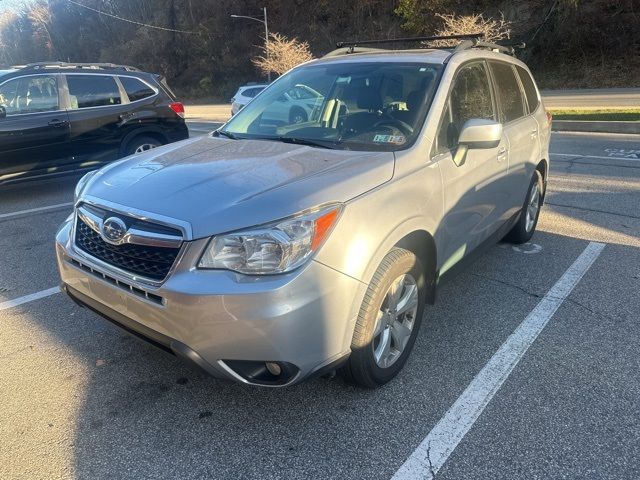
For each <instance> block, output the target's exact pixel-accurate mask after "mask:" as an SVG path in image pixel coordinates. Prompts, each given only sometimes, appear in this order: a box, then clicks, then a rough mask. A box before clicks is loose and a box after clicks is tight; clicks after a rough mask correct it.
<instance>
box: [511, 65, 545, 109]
mask: <svg viewBox="0 0 640 480" xmlns="http://www.w3.org/2000/svg"><path fill="white" fill-rule="evenodd" d="M516 70H517V71H518V75H520V81H521V82H522V86H523V88H524V93H525V96H526V97H527V103H528V104H529V113H531V112H535V111H536V109H537V108H538V105H539V104H540V100H539V99H538V90H537V89H536V85H535V83H533V79H532V78H531V74H530V73H529V72H527V71H526V70H525V69H524V68H522V67H519V66H517V65H516Z"/></svg>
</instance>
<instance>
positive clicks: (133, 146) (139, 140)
mask: <svg viewBox="0 0 640 480" xmlns="http://www.w3.org/2000/svg"><path fill="white" fill-rule="evenodd" d="M161 145H162V142H160V140H158V139H157V138H155V137H150V136H148V135H141V136H139V137H135V138H134V139H133V140H131V141H130V142H129V143H128V144H127V148H126V149H125V155H134V154H136V155H137V154H138V153H144V152H147V151H149V150H153V149H154V148H157V147H160V146H161Z"/></svg>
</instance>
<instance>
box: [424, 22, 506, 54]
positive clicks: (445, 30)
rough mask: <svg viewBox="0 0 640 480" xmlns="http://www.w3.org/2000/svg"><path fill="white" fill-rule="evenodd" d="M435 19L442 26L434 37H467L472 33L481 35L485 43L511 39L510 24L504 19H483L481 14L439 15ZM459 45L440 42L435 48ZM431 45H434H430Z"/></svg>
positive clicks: (452, 41) (453, 41)
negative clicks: (437, 19)
mask: <svg viewBox="0 0 640 480" xmlns="http://www.w3.org/2000/svg"><path fill="white" fill-rule="evenodd" d="M436 16H437V17H439V18H441V19H442V20H444V26H443V27H441V28H440V29H439V30H438V31H437V32H436V35H438V36H447V35H468V34H473V33H479V34H482V36H483V37H484V40H485V41H487V42H497V41H499V40H505V39H509V38H511V23H510V22H507V21H506V20H505V19H504V18H500V19H498V20H496V19H493V18H484V16H483V15H482V14H476V15H460V16H456V15H441V14H436ZM458 43H459V41H457V40H449V41H447V40H441V41H439V42H436V43H435V45H436V46H440V47H448V46H455V45H457V44H458ZM432 45H434V44H433V43H432Z"/></svg>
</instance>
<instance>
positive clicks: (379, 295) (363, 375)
mask: <svg viewBox="0 0 640 480" xmlns="http://www.w3.org/2000/svg"><path fill="white" fill-rule="evenodd" d="M424 305H425V279H424V269H423V267H422V265H421V264H420V261H419V260H418V258H417V257H416V256H415V255H414V254H413V253H412V252H410V251H408V250H404V249H402V248H394V249H393V250H391V251H390V252H389V253H388V254H387V255H386V256H385V257H384V259H383V260H382V263H381V264H380V266H379V267H378V270H376V273H375V274H374V276H373V279H372V280H371V283H370V284H369V288H368V289H367V292H366V294H365V297H364V300H363V302H362V306H361V307H360V312H359V314H358V319H357V321H356V327H355V331H354V333H353V340H352V342H351V352H352V353H351V356H350V357H349V360H348V361H347V363H346V365H345V366H344V367H342V368H341V370H340V373H341V374H342V376H343V377H344V378H345V379H346V380H347V381H348V382H350V383H353V384H355V385H358V386H360V387H365V388H377V387H379V386H381V385H384V384H385V383H387V382H388V381H390V380H392V379H393V378H394V377H395V376H396V375H397V374H398V373H399V372H400V370H402V367H403V366H404V364H405V363H406V361H407V358H408V357H409V355H410V354H411V350H412V349H413V345H414V343H415V340H416V337H417V335H418V331H419V329H420V324H421V322H422V314H423V312H424Z"/></svg>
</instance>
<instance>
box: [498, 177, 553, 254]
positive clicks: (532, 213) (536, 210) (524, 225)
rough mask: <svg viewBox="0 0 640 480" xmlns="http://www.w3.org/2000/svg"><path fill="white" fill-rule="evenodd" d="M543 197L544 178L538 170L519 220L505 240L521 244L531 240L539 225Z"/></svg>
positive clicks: (532, 180) (530, 185)
mask: <svg viewBox="0 0 640 480" xmlns="http://www.w3.org/2000/svg"><path fill="white" fill-rule="evenodd" d="M543 198H544V182H543V180H542V174H541V173H540V171H539V170H536V171H535V173H534V174H533V177H532V178H531V183H530V184H529V190H527V196H526V198H525V201H524V205H523V206H522V210H521V211H520V216H519V217H518V222H517V223H516V224H515V225H514V226H513V228H512V229H511V231H510V232H509V233H507V234H506V235H505V237H504V240H505V241H507V242H510V243H515V244H520V243H527V242H528V241H529V240H531V237H532V236H533V234H534V232H535V231H536V226H537V225H538V219H539V218H540V209H541V208H542V199H543Z"/></svg>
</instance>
